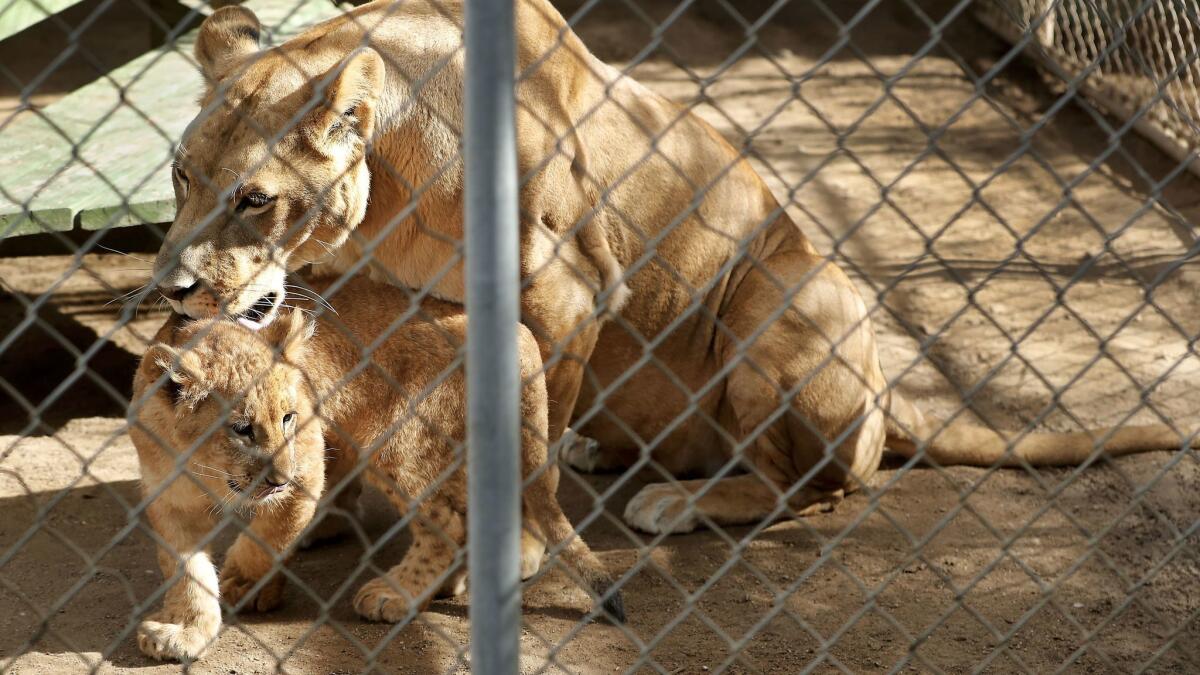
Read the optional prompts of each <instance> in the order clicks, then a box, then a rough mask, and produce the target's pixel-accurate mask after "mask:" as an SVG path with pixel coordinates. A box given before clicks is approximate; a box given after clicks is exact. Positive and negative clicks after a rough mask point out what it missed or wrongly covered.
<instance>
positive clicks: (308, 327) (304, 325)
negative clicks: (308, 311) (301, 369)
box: [266, 309, 317, 363]
mask: <svg viewBox="0 0 1200 675" xmlns="http://www.w3.org/2000/svg"><path fill="white" fill-rule="evenodd" d="M316 329H317V324H316V323H315V322H313V321H311V320H310V319H309V318H308V317H307V316H305V314H304V312H302V311H300V310H298V309H293V310H292V311H291V312H289V313H286V314H282V313H281V314H280V315H279V318H277V319H275V321H273V322H272V323H271V325H270V326H268V327H267V335H266V338H267V341H268V342H270V344H271V346H272V347H274V348H275V350H276V351H278V352H279V353H280V354H282V355H283V358H284V359H286V360H287V361H288V362H290V363H296V362H297V361H299V360H300V357H302V356H304V348H305V346H306V345H307V343H308V339H309V338H310V337H312V336H313V333H314V332H315V331H316Z"/></svg>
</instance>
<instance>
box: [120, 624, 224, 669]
mask: <svg viewBox="0 0 1200 675" xmlns="http://www.w3.org/2000/svg"><path fill="white" fill-rule="evenodd" d="M220 627H221V621H220V619H212V620H208V621H203V622H201V623H197V624H187V625H185V624H179V623H165V622H162V621H157V620H154V619H149V620H146V621H143V622H142V623H141V625H139V626H138V632H137V641H138V649H141V650H142V653H143V654H145V655H146V656H149V657H150V658H153V659H157V660H159V661H185V662H186V661H195V660H197V659H199V658H200V657H201V656H204V652H205V651H207V650H208V647H209V645H211V644H212V643H213V642H214V641H215V640H216V638H217V633H218V632H219V629H220Z"/></svg>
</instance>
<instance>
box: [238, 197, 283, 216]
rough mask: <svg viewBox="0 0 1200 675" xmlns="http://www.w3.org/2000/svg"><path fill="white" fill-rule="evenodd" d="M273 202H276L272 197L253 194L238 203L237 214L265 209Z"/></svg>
mask: <svg viewBox="0 0 1200 675" xmlns="http://www.w3.org/2000/svg"><path fill="white" fill-rule="evenodd" d="M273 201H275V198H274V197H272V196H270V195H267V194H263V193H261V192H251V193H250V194H248V195H246V196H245V197H242V201H240V202H238V205H237V212H238V213H244V212H246V211H255V210H259V209H264V208H266V207H267V206H269V205H270V204H271V202H273Z"/></svg>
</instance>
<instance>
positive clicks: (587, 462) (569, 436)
mask: <svg viewBox="0 0 1200 675" xmlns="http://www.w3.org/2000/svg"><path fill="white" fill-rule="evenodd" d="M561 457H562V461H563V463H565V464H566V465H567V466H569V467H571V468H572V469H575V470H576V471H578V472H580V473H593V472H595V471H596V467H597V466H598V465H599V463H600V444H599V443H597V442H596V441H595V440H594V439H591V438H588V437H587V436H580V435H579V434H577V433H575V432H574V431H571V430H568V431H567V433H566V434H563V445H562V454H561Z"/></svg>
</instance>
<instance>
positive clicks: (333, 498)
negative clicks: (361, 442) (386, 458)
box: [300, 443, 362, 548]
mask: <svg viewBox="0 0 1200 675" xmlns="http://www.w3.org/2000/svg"><path fill="white" fill-rule="evenodd" d="M357 462H358V453H356V452H352V451H347V450H343V449H341V448H339V447H335V446H334V445H333V444H332V443H327V447H326V450H325V486H326V494H325V495H323V496H322V497H321V501H320V502H319V503H318V505H317V514H316V515H315V516H314V518H313V520H314V525H313V526H312V527H310V528H309V530H308V533H307V534H305V535H304V540H303V541H302V542H301V544H300V547H301V548H309V547H311V546H315V545H317V544H319V543H321V542H324V541H328V540H330V539H336V538H337V537H340V536H342V535H343V534H345V533H346V532H348V531H349V530H350V527H351V523H352V520H354V519H358V520H361V519H362V512H361V510H360V508H359V503H358V498H359V497H360V496H361V495H362V476H361V475H358V474H355V475H353V476H351V474H352V473H353V471H354V469H355V465H356V464H357Z"/></svg>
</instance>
